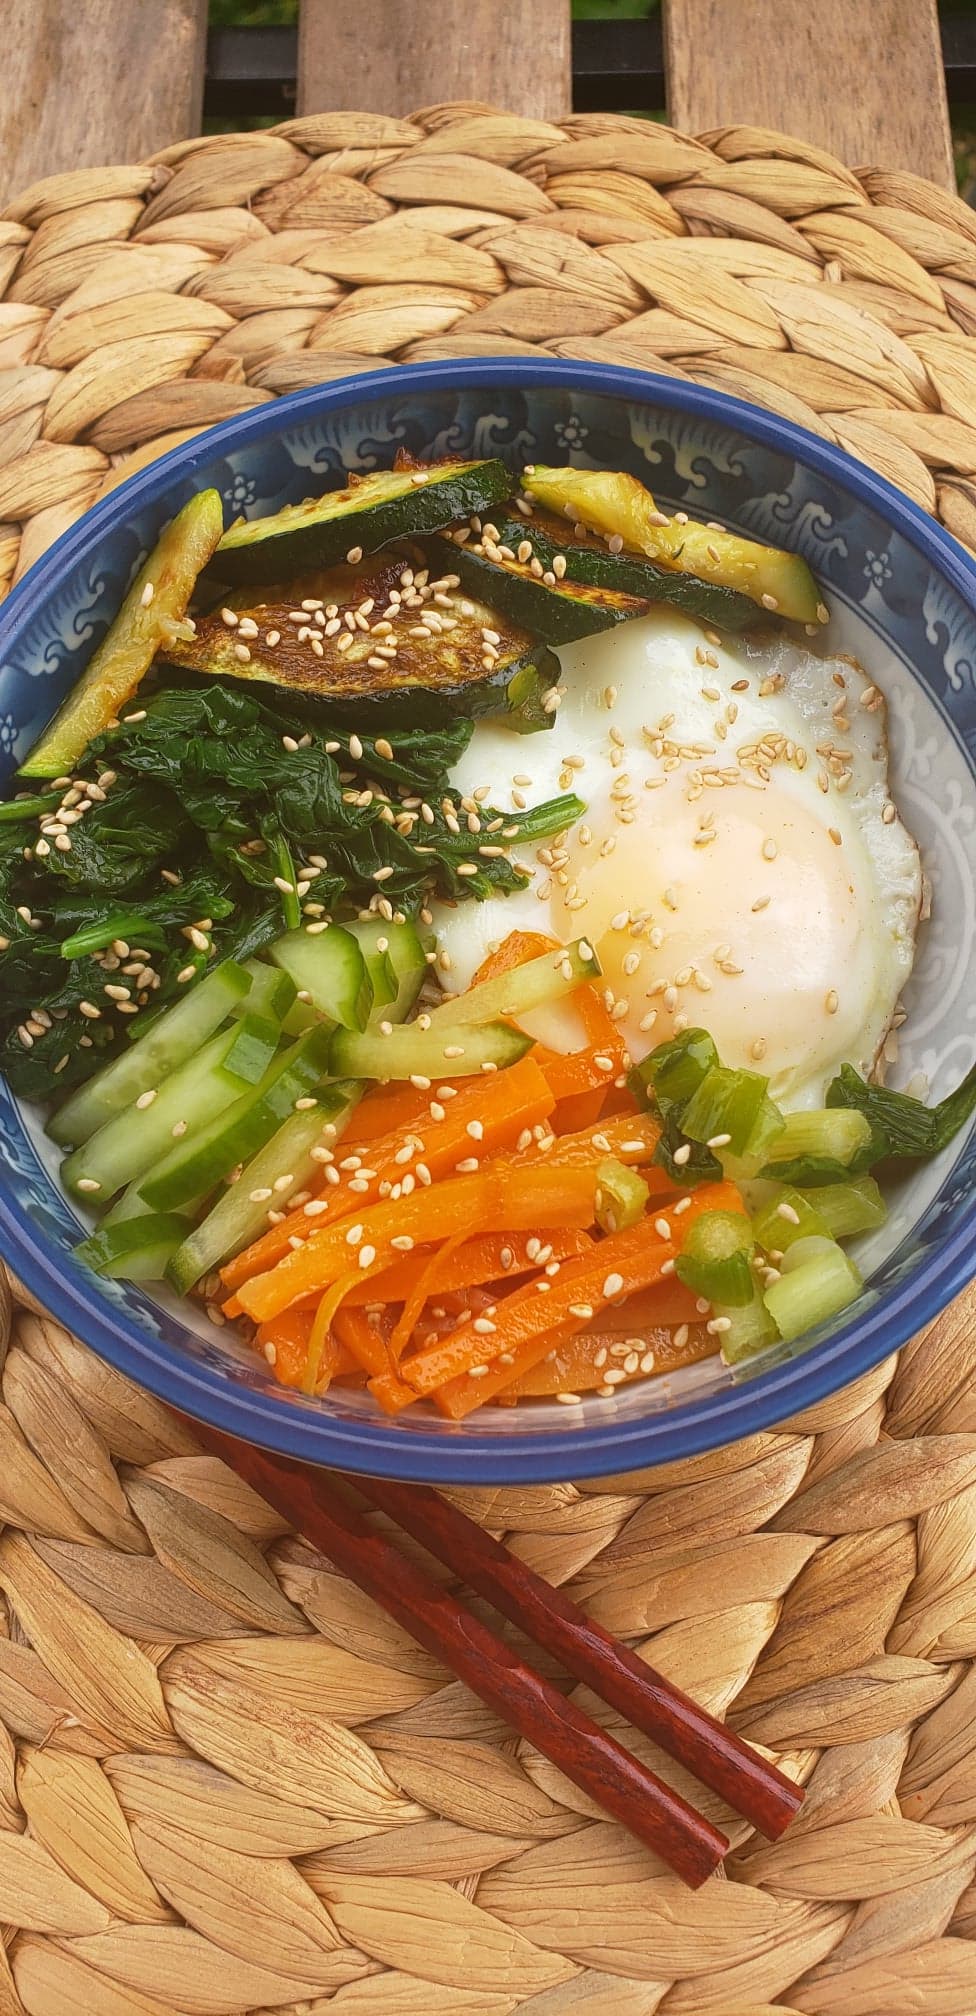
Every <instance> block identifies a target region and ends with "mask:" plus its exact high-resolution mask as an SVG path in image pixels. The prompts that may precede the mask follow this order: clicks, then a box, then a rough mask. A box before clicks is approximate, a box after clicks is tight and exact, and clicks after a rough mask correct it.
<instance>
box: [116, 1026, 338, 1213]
mask: <svg viewBox="0 0 976 2016" xmlns="http://www.w3.org/2000/svg"><path fill="white" fill-rule="evenodd" d="M331 1040H332V1031H331V1029H329V1028H325V1027H321V1026H320V1027H319V1028H317V1029H310V1030H309V1032H308V1034H307V1036H300V1037H299V1039H298V1041H297V1043H293V1044H292V1045H291V1047H290V1048H289V1049H287V1050H283V1051H282V1053H281V1055H280V1056H279V1057H276V1058H275V1060H274V1063H273V1064H271V1065H270V1066H269V1068H268V1070H267V1071H266V1072H265V1074H264V1077H263V1078H262V1079H261V1080H260V1082H259V1084H257V1085H255V1086H254V1087H253V1089H252V1090H251V1091H250V1092H245V1093H244V1094H242V1096H241V1097H240V1098H238V1099H235V1100H234V1102H233V1104H232V1105H230V1106H228V1107H225V1108H223V1109H222V1110H221V1111H220V1112H218V1113H216V1114H214V1116H213V1118H212V1119H211V1120H210V1121H209V1122H208V1123H207V1124H206V1125H205V1126H202V1127H198V1128H196V1129H195V1130H194V1132H193V1134H192V1135H189V1136H188V1137H187V1138H186V1139H185V1140H183V1141H180V1142H179V1143H178V1144H177V1145H176V1147H175V1148H172V1149H171V1150H170V1153H169V1154H168V1155H167V1157H166V1160H165V1162H161V1163H160V1164H159V1166H158V1167H157V1168H154V1169H152V1171H151V1173H150V1174H149V1175H148V1176H146V1178H145V1180H144V1181H143V1183H142V1184H141V1185H140V1191H139V1194H140V1196H141V1197H142V1198H143V1201H144V1202H145V1203H146V1204H148V1205H149V1206H150V1207H151V1209H152V1210H153V1211H177V1210H179V1208H180V1205H181V1204H188V1203H190V1202H191V1201H192V1199H193V1198H194V1197H202V1196H204V1195H205V1194H206V1192H207V1191H208V1190H212V1189H213V1187H214V1184H215V1183H219V1182H220V1179H221V1177H222V1176H226V1175H227V1174H228V1171H229V1170H231V1169H236V1167H237V1165H238V1163H239V1162H248V1161H250V1158H251V1156H252V1155H254V1154H256V1153H257V1150H258V1149H259V1148H263V1147H264V1144H265V1142H266V1141H267V1140H269V1139H270V1136H271V1135H272V1134H273V1133H274V1132H275V1130H276V1128H278V1127H280V1125H281V1122H282V1121H283V1120H285V1119H287V1117H288V1115H289V1113H292V1112H294V1110H295V1101H296V1099H303V1098H307V1097H309V1096H310V1095H311V1093H312V1092H313V1091H314V1089H315V1087H316V1086H317V1085H318V1084H319V1083H320V1082H321V1080H322V1079H323V1078H324V1077H325V1075H326V1071H327V1069H328V1062H329V1046H330V1043H331Z"/></svg>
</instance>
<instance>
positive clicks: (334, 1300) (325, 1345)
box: [302, 1267, 359, 1393]
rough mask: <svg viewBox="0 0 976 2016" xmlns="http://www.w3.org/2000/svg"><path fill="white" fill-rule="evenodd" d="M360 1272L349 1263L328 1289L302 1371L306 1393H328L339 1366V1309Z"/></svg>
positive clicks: (313, 1330) (314, 1325) (310, 1337)
mask: <svg viewBox="0 0 976 2016" xmlns="http://www.w3.org/2000/svg"><path fill="white" fill-rule="evenodd" d="M358 1279H359V1276H358V1275H357V1274H356V1273H355V1272H354V1270H353V1269H352V1268H351V1267H347V1268H346V1271H345V1272H344V1273H343V1274H340V1275H339V1277H338V1280H335V1281H333V1282H332V1284H331V1286H330V1287H328V1288H327V1289H326V1291H325V1294H324V1295H323V1297H322V1300H321V1302H320V1303H319V1306H318V1308H317V1309H316V1311H315V1315H314V1317H313V1318H312V1328H311V1330H310V1331H309V1333H308V1350H307V1352H306V1354H305V1370H304V1372H303V1374H302V1392H303V1393H324V1392H326V1391H327V1390H328V1386H329V1382H330V1380H331V1378H332V1375H333V1372H334V1370H335V1360H336V1355H337V1348H338V1344H339V1342H340V1341H341V1340H340V1339H339V1334H338V1331H336V1333H335V1336H334V1337H333V1325H334V1323H335V1320H336V1317H337V1315H338V1312H339V1304H340V1303H341V1302H342V1300H343V1297H344V1296H346V1295H348V1293H349V1290H350V1288H354V1287H355V1285H356V1282H357V1280H358Z"/></svg>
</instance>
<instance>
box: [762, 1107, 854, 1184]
mask: <svg viewBox="0 0 976 2016" xmlns="http://www.w3.org/2000/svg"><path fill="white" fill-rule="evenodd" d="M870 1139H871V1122H870V1120H868V1118H867V1116H866V1115H865V1114H864V1113H859V1112H858V1111H857V1110H856V1109H855V1108H854V1107H852V1106H819V1107H814V1108H812V1109H811V1110H809V1111H807V1112H801V1113H787V1114H786V1115H785V1118H784V1121H783V1125H782V1128H781V1129H780V1131H779V1133H778V1134H777V1136H776V1139H775V1141H773V1142H772V1143H771V1145H770V1148H769V1150H768V1154H769V1161H770V1163H771V1164H774V1163H777V1162H791V1161H793V1160H794V1159H799V1158H800V1157H802V1156H805V1155H816V1156H829V1157H830V1158H831V1159H832V1160H833V1161H835V1162H840V1163H842V1164H843V1167H844V1168H845V1169H849V1168H850V1166H851V1163H852V1162H853V1161H854V1159H855V1157H856V1156H857V1155H858V1154H859V1153H860V1151H861V1149H862V1148H866V1147H867V1145H868V1143H869V1142H870ZM773 1173H775V1171H774V1172H773Z"/></svg>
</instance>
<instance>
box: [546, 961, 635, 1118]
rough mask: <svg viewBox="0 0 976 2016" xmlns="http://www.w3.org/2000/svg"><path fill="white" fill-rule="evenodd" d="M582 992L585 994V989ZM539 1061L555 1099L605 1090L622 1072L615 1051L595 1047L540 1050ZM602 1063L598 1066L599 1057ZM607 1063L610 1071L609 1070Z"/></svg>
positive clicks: (597, 1044)
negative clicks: (618, 1073)
mask: <svg viewBox="0 0 976 2016" xmlns="http://www.w3.org/2000/svg"><path fill="white" fill-rule="evenodd" d="M579 992H580V993H581V994H582V992H583V989H582V988H580V989H579ZM534 1055H535V1059H536V1062H537V1064H538V1066H539V1069H540V1071H541V1072H542V1075H543V1077H544V1078H545V1081H546V1084H547V1085H548V1087H549V1090H550V1092H551V1093H552V1095H553V1098H554V1099H569V1098H572V1097H573V1096H574V1095H575V1094H576V1093H579V1092H597V1091H606V1090H607V1088H608V1087H609V1086H610V1085H612V1084H613V1080H614V1076H615V1073H616V1072H617V1071H619V1068H620V1067H619V1064H618V1063H617V1052H616V1050H604V1049H601V1047H600V1044H599V1043H596V1044H593V1045H592V1046H591V1047H590V1048H589V1049H586V1050H569V1051H566V1052H563V1051H561V1050H537V1051H535V1053H534ZM598 1057H599V1058H601V1059H602V1062H601V1063H599V1064H598V1063H597V1061H596V1060H597V1058H598ZM608 1061H609V1063H610V1066H611V1067H612V1068H611V1069H609V1070H608V1069H607V1064H608Z"/></svg>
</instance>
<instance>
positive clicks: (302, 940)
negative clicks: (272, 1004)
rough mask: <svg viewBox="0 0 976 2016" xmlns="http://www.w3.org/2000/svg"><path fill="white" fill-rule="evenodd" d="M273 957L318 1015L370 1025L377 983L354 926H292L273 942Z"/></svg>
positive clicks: (361, 1026) (349, 1026) (350, 1025)
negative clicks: (351, 928) (316, 928)
mask: <svg viewBox="0 0 976 2016" xmlns="http://www.w3.org/2000/svg"><path fill="white" fill-rule="evenodd" d="M270 957H271V958H272V959H273V961H274V963H275V965H276V966H280V967H281V968H282V970H283V971H284V972H285V973H287V974H288V977H289V979H290V980H292V981H293V982H294V984H295V986H296V988H297V990H298V992H299V994H304V995H306V996H307V997H308V999H309V1001H310V1002H311V1005H312V1007H313V1008H314V1009H315V1010H316V1012H317V1013H318V1014H319V1015H324V1016H326V1017H327V1018H328V1020H329V1021H330V1022H338V1023H340V1024H341V1026H342V1028H343V1029H365V1027H366V1024H367V1022H368V1021H369V1013H370V1009H371V1008H372V1006H373V988H372V983H371V981H370V977H369V974H368V972H367V970H366V962H365V959H364V958H363V954H362V949H361V947H360V946H359V945H358V944H357V942H356V940H355V938H354V937H353V935H352V932H351V931H345V930H343V928H342V926H341V924H330V925H329V926H328V927H327V929H326V930H325V931H322V932H314V933H313V932H311V931H309V930H308V929H307V928H305V929H302V930H298V931H287V932H286V933H285V936H284V937H283V938H278V939H277V940H276V941H275V943H274V944H273V945H272V946H271V947H270Z"/></svg>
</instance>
